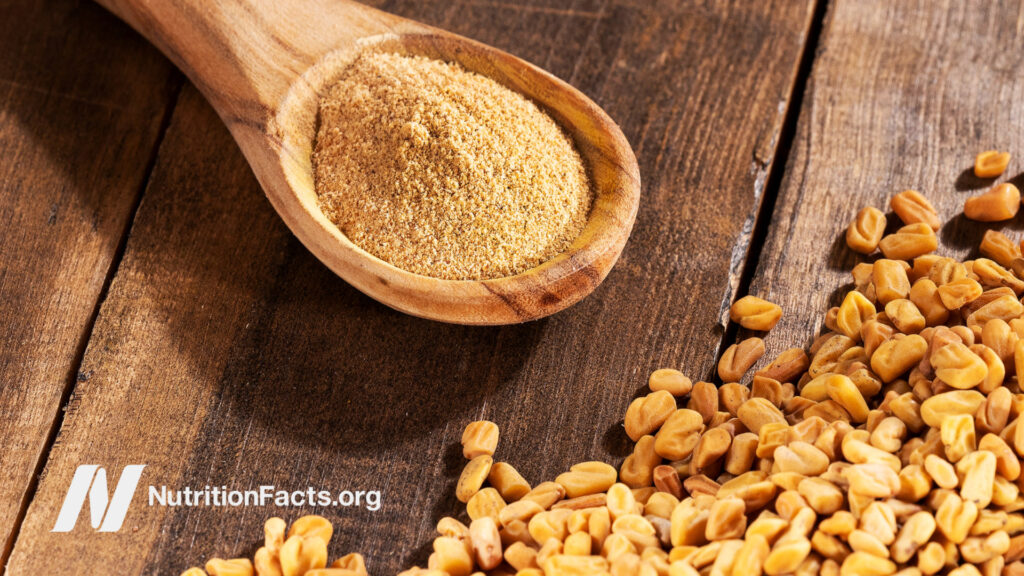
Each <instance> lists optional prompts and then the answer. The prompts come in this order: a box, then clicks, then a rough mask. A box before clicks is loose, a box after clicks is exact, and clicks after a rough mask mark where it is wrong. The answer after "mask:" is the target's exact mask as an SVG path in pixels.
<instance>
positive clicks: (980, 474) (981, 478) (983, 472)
mask: <svg viewBox="0 0 1024 576" xmlns="http://www.w3.org/2000/svg"><path fill="white" fill-rule="evenodd" d="M956 468H957V472H958V473H959V474H960V475H962V476H963V480H962V481H961V482H960V497H961V498H963V499H964V500H965V501H970V502H974V503H975V504H976V505H977V506H978V508H979V509H981V508H985V507H986V506H988V505H989V503H990V502H992V485H993V483H994V482H995V477H996V457H995V455H994V454H992V453H991V452H972V453H970V454H967V455H966V456H964V457H963V458H961V459H960V461H959V462H957V463H956Z"/></svg>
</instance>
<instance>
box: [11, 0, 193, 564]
mask: <svg viewBox="0 0 1024 576" xmlns="http://www.w3.org/2000/svg"><path fill="white" fill-rule="evenodd" d="M114 23H115V20H114V19H113V18H112V17H110V16H109V15H108V14H105V13H104V12H103V11H102V10H100V9H98V8H97V7H96V6H93V5H84V6H83V5H81V4H78V3H75V2H70V1H62V0H56V1H46V2H38V1H21V0H10V1H6V2H3V3H2V5H0V54H3V55H4V56H3V57H0V230H2V232H0V342H2V345H0V415H2V417H0V439H2V444H3V449H2V450H0V565H2V564H3V562H4V561H5V560H6V558H7V553H8V552H9V550H10V547H11V545H12V542H13V536H14V530H15V529H16V527H17V525H18V523H19V521H20V517H21V514H22V513H23V510H24V506H25V505H27V500H26V499H27V497H28V493H29V491H30V489H31V486H32V483H33V481H34V476H35V474H36V471H37V467H38V466H39V465H40V464H41V459H42V458H43V457H44V454H45V449H46V448H47V447H48V443H49V441H50V440H51V434H52V431H53V430H54V426H55V422H56V419H57V417H58V414H59V413H60V407H61V401H62V398H63V397H64V395H65V391H66V390H67V389H68V387H70V386H71V384H72V381H73V380H74V376H75V373H76V370H77V367H78V362H79V360H80V357H81V352H82V349H83V348H84V346H85V340H86V338H87V337H88V330H89V328H90V327H91V324H92V319H93V316H94V313H95V310H96V306H97V300H98V299H99V297H100V293H101V291H102V289H103V286H104V283H105V281H106V280H107V278H108V277H109V275H110V274H111V273H112V270H111V266H112V260H113V259H114V258H115V255H116V252H117V249H118V246H119V245H120V243H121V240H122V238H123V236H124V234H125V230H126V228H127V226H128V225H129V219H130V216H131V213H132V210H133V208H134V206H135V204H136V200H137V198H138V195H139V194H140V193H141V187H142V182H143V181H144V178H145V176H146V173H147V170H148V168H149V163H150V159H151V157H152V155H153V148H154V147H155V143H156V140H157V137H158V133H159V130H160V127H161V122H162V120H163V118H164V117H165V114H166V113H167V110H168V108H169V107H170V105H171V100H172V98H173V95H174V92H175V90H176V89H177V86H178V83H179V81H178V80H177V78H178V75H177V73H176V72H174V71H173V69H172V68H171V66H170V65H169V64H167V63H166V62H165V61H164V60H163V59H162V58H161V57H160V56H159V54H158V53H157V52H156V51H155V50H153V49H151V48H149V47H147V46H146V45H145V43H144V42H143V41H141V39H139V38H137V37H135V36H134V35H133V34H131V33H129V32H127V31H126V30H124V29H123V28H121V27H118V26H113V24H114ZM102 30H107V32H106V33H103V32H100V33H97V31H102ZM126 78H130V79H131V81H130V82H126V81H125V79H126Z"/></svg>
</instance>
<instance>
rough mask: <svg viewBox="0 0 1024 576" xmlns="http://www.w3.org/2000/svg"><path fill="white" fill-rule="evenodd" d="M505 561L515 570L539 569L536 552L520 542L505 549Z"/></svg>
mask: <svg viewBox="0 0 1024 576" xmlns="http://www.w3.org/2000/svg"><path fill="white" fill-rule="evenodd" d="M505 561H506V562H508V564H509V566H511V567H512V568H514V569H516V570H526V569H527V568H538V567H539V566H538V565H537V551H536V550H534V549H533V548H531V547H529V546H527V545H526V544H523V543H522V542H516V543H514V544H512V545H511V546H509V547H508V548H506V549H505Z"/></svg>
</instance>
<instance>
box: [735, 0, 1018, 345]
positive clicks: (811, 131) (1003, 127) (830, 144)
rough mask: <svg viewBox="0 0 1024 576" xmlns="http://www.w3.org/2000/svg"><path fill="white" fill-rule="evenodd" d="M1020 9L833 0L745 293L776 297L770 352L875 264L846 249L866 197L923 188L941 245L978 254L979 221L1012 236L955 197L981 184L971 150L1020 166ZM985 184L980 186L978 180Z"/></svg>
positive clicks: (808, 326)
mask: <svg viewBox="0 0 1024 576" xmlns="http://www.w3.org/2000/svg"><path fill="white" fill-rule="evenodd" d="M1022 14H1024V4H1021V3H1019V2H993V3H988V4H986V5H984V6H981V5H972V6H970V7H968V6H966V5H963V4H962V3H958V2H931V1H924V0H922V1H920V2H886V1H884V0H878V1H874V0H872V1H866V2H865V1H860V0H839V1H838V2H835V3H833V4H831V5H830V7H829V12H828V15H827V19H826V23H825V26H824V31H823V35H822V41H821V46H822V49H821V50H820V55H819V56H818V58H817V60H816V61H815V63H814V67H813V71H812V74H811V78H810V83H809V85H808V89H807V91H806V94H805V96H804V101H803V108H802V110H801V112H800V119H799V123H798V128H797V130H798V132H797V137H796V139H795V141H794V143H793V152H792V154H791V155H790V160H789V163H788V166H787V169H786V172H785V174H786V176H785V179H784V181H783V185H782V189H781V192H780V195H779V197H778V201H777V205H776V209H775V214H774V216H773V217H772V220H771V227H770V234H769V235H768V239H767V242H766V244H765V246H764V252H763V254H762V257H761V260H760V264H759V265H758V269H757V272H756V275H755V277H754V280H753V282H752V286H751V293H753V294H756V295H761V296H766V297H768V298H769V299H771V300H773V301H775V302H777V303H778V304H779V305H781V306H782V308H783V310H784V313H783V319H782V321H781V322H780V323H779V325H778V326H777V327H776V328H775V329H774V330H773V331H772V332H771V334H770V335H769V336H768V337H767V338H766V339H765V342H766V345H767V348H768V352H767V353H766V355H765V357H766V360H765V361H767V358H769V357H772V356H774V354H777V353H778V352H780V351H782V350H784V349H785V348H789V347H792V346H802V345H804V344H806V343H808V342H809V340H810V338H811V337H812V336H813V335H814V334H817V333H818V331H819V329H821V326H822V324H823V321H824V316H825V312H826V311H827V310H828V308H829V307H830V306H835V305H838V304H839V303H840V301H841V300H840V298H841V296H842V295H844V294H845V293H846V292H847V291H848V290H849V289H850V288H851V283H852V278H851V277H850V270H851V269H852V268H853V266H854V265H855V264H857V263H858V262H861V261H865V260H870V259H868V258H865V257H863V256H860V255H857V254H855V253H854V252H853V251H851V250H849V249H848V248H847V247H846V244H845V241H844V234H845V229H846V226H847V225H848V224H849V222H850V220H852V219H853V217H854V216H855V215H856V213H857V211H858V210H860V209H861V208H862V207H863V206H867V205H873V206H876V207H878V208H879V209H881V210H883V211H885V212H888V213H889V216H890V217H889V221H890V225H891V226H896V225H898V224H897V223H898V222H899V220H898V218H896V217H895V215H894V214H892V213H891V212H889V198H890V197H891V196H892V195H893V194H896V193H898V192H900V191H902V190H905V189H908V188H912V189H915V190H918V191H920V192H921V193H923V194H925V195H926V196H927V197H928V198H929V199H931V201H932V203H933V204H934V205H935V207H936V208H937V209H938V211H939V215H940V217H941V218H942V220H943V222H944V225H943V227H942V229H941V230H940V232H939V238H940V240H939V244H940V246H939V252H940V253H942V254H945V255H955V256H959V257H961V258H963V257H967V256H968V255H973V256H978V255H979V253H978V250H977V247H978V245H979V243H980V242H981V237H982V235H983V233H984V231H985V230H986V229H989V228H993V227H994V228H1000V227H1002V228H1004V229H1005V231H1006V232H1007V234H1009V235H1010V236H1011V237H1014V238H1016V239H1020V237H1021V233H1020V230H1021V229H1022V228H1024V218H1022V217H1021V216H1018V217H1017V219H1015V220H1013V221H1011V222H1009V223H1006V224H1005V225H1003V226H1000V225H999V224H995V225H992V224H980V223H975V222H970V221H968V220H966V219H965V218H964V217H963V215H962V211H963V203H964V200H966V199H967V198H968V197H970V196H971V195H974V194H978V193H980V192H981V191H982V190H983V189H985V188H987V187H988V184H986V183H983V182H979V181H977V180H975V179H974V178H973V176H972V174H971V172H970V169H971V167H972V166H973V163H974V155H975V154H976V153H978V152H981V151H982V150H988V149H993V148H998V149H1000V150H1010V151H1012V152H1013V154H1014V158H1013V160H1012V161H1011V165H1010V168H1009V170H1008V171H1007V173H1006V174H1005V175H1004V178H1013V179H1015V180H1016V181H1018V184H1019V183H1020V179H1021V174H1022V172H1024V162H1022V159H1024V133H1022V132H1021V130H1020V126H1021V115H1022V113H1024V103H1022V102H1021V101H1020V99H1019V98H1014V97H1013V96H1012V95H1013V94H1018V93H1020V91H1021V90H1022V89H1024V78H1022V77H1021V75H1020V66H1021V64H1022V63H1024V51H1022V50H1021V49H1020V48H1021V46H1022V41H1024V28H1022V27H1021V24H1020V23H1021V15H1022ZM979 187H980V188H979Z"/></svg>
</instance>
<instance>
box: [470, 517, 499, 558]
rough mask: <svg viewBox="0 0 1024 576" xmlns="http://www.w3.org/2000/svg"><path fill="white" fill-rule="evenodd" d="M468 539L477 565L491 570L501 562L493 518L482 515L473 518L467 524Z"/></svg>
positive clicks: (496, 529)
mask: <svg viewBox="0 0 1024 576" xmlns="http://www.w3.org/2000/svg"><path fill="white" fill-rule="evenodd" d="M469 540H470V543H471V544H472V548H473V556H474V558H475V559H476V564H477V566H479V567H480V568H483V569H484V570H491V569H493V568H497V567H498V564H501V560H502V553H501V552H502V550H501V537H500V536H499V535H498V525H497V524H496V523H495V522H494V519H492V518H491V517H489V516H484V517H483V518H477V519H476V520H473V522H472V523H471V524H470V525H469Z"/></svg>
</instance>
